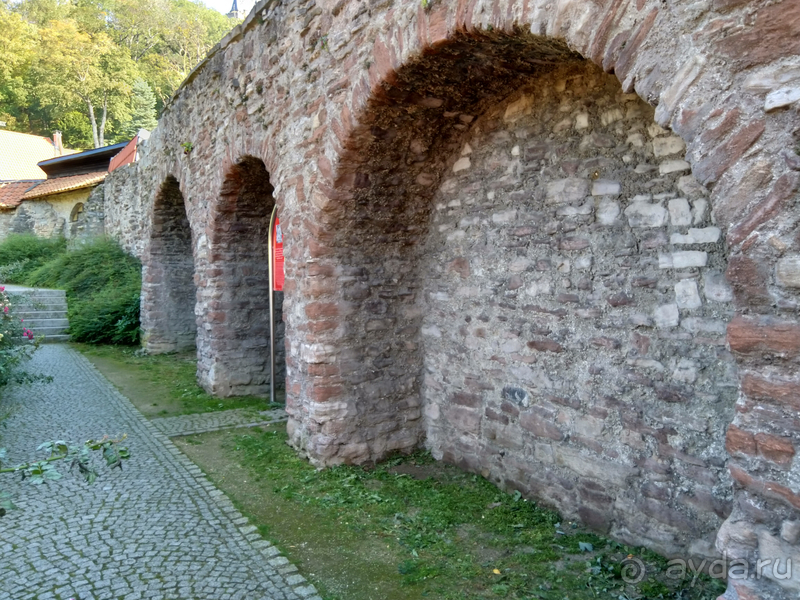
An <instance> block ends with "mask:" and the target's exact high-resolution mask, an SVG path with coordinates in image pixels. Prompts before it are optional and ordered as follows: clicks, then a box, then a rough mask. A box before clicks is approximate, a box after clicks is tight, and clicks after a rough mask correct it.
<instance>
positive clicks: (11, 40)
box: [0, 0, 235, 148]
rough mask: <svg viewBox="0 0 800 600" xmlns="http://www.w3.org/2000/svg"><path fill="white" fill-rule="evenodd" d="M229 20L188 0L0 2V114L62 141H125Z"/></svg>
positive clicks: (146, 124)
mask: <svg viewBox="0 0 800 600" xmlns="http://www.w3.org/2000/svg"><path fill="white" fill-rule="evenodd" d="M234 24H235V23H234V22H232V21H231V20H230V19H229V18H227V17H225V16H224V15H221V14H219V13H218V12H216V11H214V10H212V9H210V8H207V7H206V6H204V5H203V4H201V3H196V2H190V1H189V0H0V121H5V122H6V128H7V129H12V130H15V131H21V132H25V133H34V134H38V135H45V136H49V135H51V133H52V131H54V130H56V129H60V130H61V131H62V132H63V135H64V144H65V146H67V147H71V148H86V147H95V148H97V147H101V146H104V145H106V144H108V143H115V142H119V141H123V140H126V139H130V137H132V136H133V135H134V134H135V133H136V131H138V130H139V129H141V128H144V129H152V128H153V127H154V126H155V119H156V118H157V116H158V114H160V112H161V111H162V110H163V108H164V104H165V103H166V102H167V101H168V99H169V98H170V97H171V96H172V94H173V92H174V91H175V89H176V88H177V86H178V85H179V84H180V82H181V81H182V80H183V79H184V78H185V77H186V76H187V75H188V74H189V72H190V71H191V69H192V68H193V67H194V66H195V65H196V64H197V63H198V62H199V61H200V60H202V58H203V57H204V56H205V55H206V53H207V52H208V50H209V49H210V48H211V47H212V46H213V45H214V44H216V43H217V42H218V41H219V40H220V39H221V38H222V36H224V35H225V33H226V32H227V31H228V30H229V29H230V28H231V26H233V25H234Z"/></svg>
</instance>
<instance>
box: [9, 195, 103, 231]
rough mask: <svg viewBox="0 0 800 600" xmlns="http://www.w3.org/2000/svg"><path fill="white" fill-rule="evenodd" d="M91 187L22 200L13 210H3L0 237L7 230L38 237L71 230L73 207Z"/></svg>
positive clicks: (85, 197) (85, 198)
mask: <svg viewBox="0 0 800 600" xmlns="http://www.w3.org/2000/svg"><path fill="white" fill-rule="evenodd" d="M93 189H94V188H86V189H81V190H75V191H71V192H64V193H62V194H53V195H52V196H47V197H44V198H35V199H32V200H25V201H24V202H22V203H21V204H20V205H19V206H18V207H17V208H16V209H14V210H13V211H3V218H2V220H0V239H3V238H4V237H5V236H7V235H9V234H14V233H16V234H33V235H36V236H39V237H46V238H50V237H58V236H64V237H66V238H67V239H69V238H71V237H72V233H73V221H72V216H73V211H74V210H75V207H76V206H77V205H78V204H83V203H85V202H87V200H88V198H89V195H90V194H91V192H92V190H93Z"/></svg>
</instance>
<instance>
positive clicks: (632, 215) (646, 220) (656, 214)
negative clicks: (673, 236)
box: [625, 202, 668, 227]
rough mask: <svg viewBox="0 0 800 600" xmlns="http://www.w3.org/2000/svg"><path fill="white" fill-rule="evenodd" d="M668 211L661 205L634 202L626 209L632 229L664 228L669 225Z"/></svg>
mask: <svg viewBox="0 0 800 600" xmlns="http://www.w3.org/2000/svg"><path fill="white" fill-rule="evenodd" d="M667 215H668V213H667V209H666V208H664V207H663V206H661V205H660V204H650V203H649V202H634V203H633V204H631V205H630V206H629V207H628V208H626V209H625V216H626V217H628V224H629V225H630V226H631V227H663V226H664V225H666V223H667Z"/></svg>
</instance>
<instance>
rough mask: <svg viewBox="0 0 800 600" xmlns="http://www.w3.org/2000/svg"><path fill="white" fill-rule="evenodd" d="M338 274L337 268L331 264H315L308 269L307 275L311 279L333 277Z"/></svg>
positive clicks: (310, 264) (311, 264)
mask: <svg viewBox="0 0 800 600" xmlns="http://www.w3.org/2000/svg"><path fill="white" fill-rule="evenodd" d="M335 273H336V267H335V266H334V265H330V264H324V263H318V262H313V263H309V264H308V266H307V267H306V274H307V275H308V276H309V277H317V276H322V277H332V276H333V275H334V274H335Z"/></svg>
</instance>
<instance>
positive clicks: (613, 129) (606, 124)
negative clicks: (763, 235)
mask: <svg viewBox="0 0 800 600" xmlns="http://www.w3.org/2000/svg"><path fill="white" fill-rule="evenodd" d="M684 151H685V147H684V143H683V141H682V140H681V139H680V138H679V137H676V136H674V135H671V134H670V132H669V131H666V130H664V129H662V128H661V127H660V126H658V125H657V124H656V123H655V122H654V121H653V109H652V108H651V107H650V106H648V105H647V104H645V103H644V102H642V101H641V100H640V99H639V98H638V97H637V96H636V95H633V94H623V93H622V91H621V90H620V86H619V82H618V81H617V80H616V79H615V78H614V77H612V76H610V75H606V74H605V73H603V72H602V70H600V69H597V68H595V67H587V66H585V65H581V66H579V67H573V68H568V69H562V70H559V71H557V72H555V73H552V74H549V75H547V76H544V77H540V78H538V79H537V80H536V81H535V82H532V83H531V84H530V85H529V86H528V87H526V88H525V89H524V90H521V91H519V92H517V93H515V94H514V96H513V97H512V99H511V100H509V101H506V102H504V103H503V104H501V105H500V106H498V107H495V108H493V109H490V110H489V111H488V112H487V114H486V115H485V116H484V117H482V118H481V119H479V120H478V121H477V122H476V123H475V124H474V125H473V127H472V129H471V133H470V136H469V137H468V138H467V140H466V141H465V143H464V146H463V147H462V149H461V152H459V153H458V156H456V157H454V159H453V161H452V163H453V164H452V167H451V169H450V171H451V173H450V175H448V177H447V179H445V180H444V182H443V184H442V186H441V188H440V189H439V191H438V193H437V194H436V196H435V197H434V203H435V207H434V214H433V218H432V227H431V230H430V233H429V236H428V240H427V243H426V244H425V247H424V251H423V257H424V258H423V261H424V264H423V266H422V268H421V278H422V285H421V287H422V288H423V290H424V297H423V302H424V314H425V317H424V319H423V325H422V330H421V331H422V336H423V346H424V369H425V375H424V376H425V382H424V386H423V398H424V405H425V414H426V416H427V417H428V418H427V435H426V439H427V442H426V443H427V445H428V446H429V447H430V448H431V449H432V451H433V453H434V455H435V456H437V457H439V458H445V460H447V461H448V462H453V463H456V464H460V465H462V466H463V467H465V468H467V469H469V470H472V471H475V472H478V473H481V472H482V473H484V474H485V475H487V476H488V477H490V478H491V479H492V480H493V481H495V482H497V483H498V484H499V485H501V486H502V487H505V488H513V489H519V490H521V491H524V492H526V493H527V494H529V495H533V496H536V497H539V498H542V499H544V500H546V501H547V502H549V503H550V504H552V505H555V506H558V507H559V509H560V510H561V511H562V512H563V513H564V514H565V515H566V516H567V517H569V518H580V519H581V520H583V521H584V522H587V523H589V524H591V525H592V526H593V527H594V528H596V529H598V530H601V531H605V532H610V533H611V534H612V535H614V536H615V537H617V538H618V539H624V540H626V541H629V542H630V543H632V544H639V543H642V541H646V542H647V543H648V545H650V546H651V547H657V548H658V549H659V550H660V551H661V552H663V553H666V554H675V553H677V552H679V551H680V549H681V548H685V547H687V546H692V547H693V549H694V550H695V551H696V552H704V553H705V554H706V555H713V543H714V536H715V534H716V531H717V529H718V528H719V526H720V525H721V524H722V521H723V520H724V519H725V518H726V517H727V516H728V514H729V513H730V506H731V499H732V494H731V482H730V476H729V475H728V472H727V469H725V461H726V453H725V448H724V438H725V429H726V427H727V425H728V423H730V421H731V419H732V418H733V405H734V402H735V401H736V395H737V394H736V392H737V380H736V372H735V363H734V361H733V357H732V356H731V354H730V352H729V351H728V350H727V349H726V347H725V328H726V325H727V322H728V320H729V319H730V318H731V316H732V313H733V311H732V306H731V301H732V299H733V294H732V292H731V290H730V288H729V287H728V286H727V284H726V283H725V279H724V275H723V272H724V270H725V263H726V259H727V257H726V253H725V249H724V247H723V244H722V238H721V232H720V229H719V228H718V227H716V226H714V225H713V222H712V216H711V212H710V210H709V205H708V200H707V194H706V191H705V190H704V189H703V188H702V187H701V186H700V185H698V184H697V182H696V181H695V180H694V178H693V177H692V176H691V175H687V173H688V171H689V164H688V163H687V162H685V161H684V160H683V155H684Z"/></svg>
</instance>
